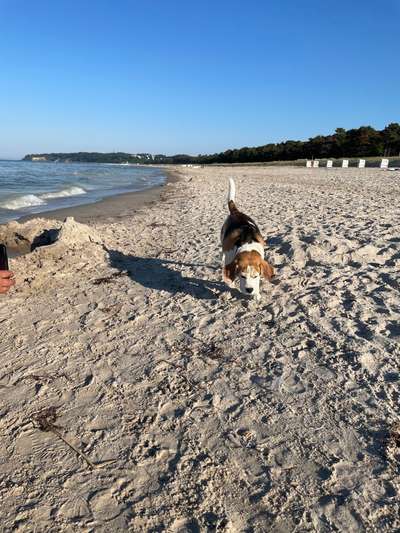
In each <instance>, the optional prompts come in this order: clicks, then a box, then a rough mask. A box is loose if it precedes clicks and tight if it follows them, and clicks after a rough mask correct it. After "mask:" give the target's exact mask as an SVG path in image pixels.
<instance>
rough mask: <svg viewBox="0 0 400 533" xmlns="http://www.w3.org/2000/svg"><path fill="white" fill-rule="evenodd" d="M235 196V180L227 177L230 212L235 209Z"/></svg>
mask: <svg viewBox="0 0 400 533" xmlns="http://www.w3.org/2000/svg"><path fill="white" fill-rule="evenodd" d="M235 196H236V186H235V182H234V181H233V179H232V178H229V193H228V207H229V211H230V212H231V213H232V211H235V210H236V205H235Z"/></svg>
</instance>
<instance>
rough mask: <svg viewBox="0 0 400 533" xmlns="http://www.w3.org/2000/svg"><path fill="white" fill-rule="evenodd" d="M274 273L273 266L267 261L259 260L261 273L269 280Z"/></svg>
mask: <svg viewBox="0 0 400 533" xmlns="http://www.w3.org/2000/svg"><path fill="white" fill-rule="evenodd" d="M274 274H275V271H274V267H272V266H271V265H270V264H269V263H267V261H264V260H263V261H261V275H262V276H263V277H264V278H266V279H268V280H271V279H272V278H273V276H274Z"/></svg>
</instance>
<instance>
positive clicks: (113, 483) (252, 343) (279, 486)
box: [0, 166, 400, 533]
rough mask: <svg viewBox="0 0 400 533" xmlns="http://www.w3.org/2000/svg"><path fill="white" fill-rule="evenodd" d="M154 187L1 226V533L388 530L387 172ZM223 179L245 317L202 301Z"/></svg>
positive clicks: (393, 455) (399, 187) (214, 286)
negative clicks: (254, 279)
mask: <svg viewBox="0 0 400 533" xmlns="http://www.w3.org/2000/svg"><path fill="white" fill-rule="evenodd" d="M170 172H171V173H173V176H174V178H173V179H172V178H171V179H170V181H169V182H168V184H167V185H166V186H164V187H162V188H160V189H158V190H157V191H153V192H152V193H147V194H148V195H147V196H146V194H145V193H143V194H144V196H143V197H142V198H140V196H138V195H137V194H132V195H124V196H121V197H113V198H110V199H108V200H106V201H105V203H102V204H93V205H91V206H82V207H79V208H72V209H70V210H68V211H65V212H61V211H60V212H58V213H45V214H44V215H43V217H36V218H34V219H30V220H27V221H24V222H22V223H16V222H12V223H9V224H7V225H5V226H0V242H7V244H8V245H9V246H13V245H16V246H18V247H20V248H21V249H22V248H24V249H25V250H27V249H30V247H31V246H32V244H33V247H34V248H35V250H34V251H33V252H31V253H27V254H25V255H23V256H20V257H18V258H16V259H14V260H12V265H11V266H12V269H13V270H14V271H15V274H16V279H17V285H16V288H15V289H13V290H12V292H10V294H9V295H7V296H6V297H0V325H1V340H0V351H1V355H2V367H1V371H0V414H1V417H0V428H1V441H0V442H1V446H0V496H1V502H2V504H1V509H0V518H1V530H2V531H6V532H8V531H24V532H29V531H32V532H33V531H36V532H42V531H63V532H64V531H68V532H74V531H85V532H91V531H96V532H98V531H99V532H111V531H134V532H142V531H143V532H150V531H151V532H158V531H168V532H173V533H178V532H179V533H183V532H200V531H201V532H203V531H207V532H208V531H210V532H211V531H217V532H222V531H224V532H229V533H236V532H276V533H278V532H280V533H286V532H292V531H296V532H306V531H321V532H329V531H346V532H358V531H360V532H362V531H379V532H382V531H388V532H389V531H396V530H399V529H400V518H399V516H400V514H399V513H400V503H399V497H398V494H399V488H400V478H399V473H400V447H399V446H400V428H399V429H398V432H399V433H398V435H399V436H398V439H397V440H396V434H397V433H396V431H397V429H396V427H399V426H398V424H399V421H400V416H399V382H400V381H399V380H400V374H399V361H400V326H399V323H400V322H399V319H400V279H399V270H400V269H399V267H400V234H399V216H398V215H399V205H400V172H390V173H389V172H382V171H380V170H379V169H360V170H359V169H353V168H352V169H332V170H329V169H305V168H290V167H251V166H247V167H246V166H235V167H232V168H230V167H205V168H171V169H170ZM171 176H172V174H171ZM228 177H234V179H235V181H236V186H237V205H238V207H239V208H240V209H243V211H245V212H246V213H248V214H249V215H251V216H252V217H253V218H254V219H255V220H256V222H257V223H258V225H259V227H260V229H261V231H262V233H263V235H264V237H265V238H266V241H267V250H266V257H267V259H268V260H269V261H270V262H271V263H272V264H273V265H274V266H275V269H276V278H275V280H274V281H273V283H264V285H263V290H262V298H261V301H260V302H255V301H252V300H249V299H247V298H245V297H242V296H241V295H240V294H239V293H238V291H235V290H231V289H229V288H228V287H227V286H225V285H224V284H223V283H222V277H221V269H220V243H219V232H220V228H221V225H222V223H223V221H224V219H225V217H226V215H227V207H226V196H227V182H228ZM176 178H178V179H176ZM149 195H150V196H149ZM65 216H68V217H70V218H68V219H67V221H66V222H62V221H60V219H64V218H65ZM72 216H73V217H75V219H76V220H74V219H72V218H71V217H72ZM51 217H53V218H51ZM51 242H53V244H49V243H51ZM43 244H48V245H46V246H43Z"/></svg>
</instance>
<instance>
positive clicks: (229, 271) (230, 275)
mask: <svg viewBox="0 0 400 533" xmlns="http://www.w3.org/2000/svg"><path fill="white" fill-rule="evenodd" d="M236 274H237V262H236V261H232V263H229V265H225V266H224V278H225V279H227V280H229V281H231V282H234V281H235V278H236Z"/></svg>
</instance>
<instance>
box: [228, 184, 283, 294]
mask: <svg viewBox="0 0 400 533" xmlns="http://www.w3.org/2000/svg"><path fill="white" fill-rule="evenodd" d="M235 193H236V187H235V182H234V181H233V179H232V178H230V179H229V195H228V209H229V213H230V214H229V216H228V218H227V219H226V220H225V222H224V225H223V226H222V230H221V245H222V270H223V272H222V275H223V279H224V281H225V283H227V284H228V285H229V286H230V287H233V286H234V282H235V280H236V278H239V280H240V292H241V293H242V294H246V295H247V296H249V295H250V296H254V297H255V298H256V300H259V299H260V298H261V296H260V280H261V278H266V279H268V280H271V279H272V277H273V276H274V274H275V272H274V269H273V267H272V266H271V265H270V264H269V263H268V262H267V261H265V259H264V248H265V241H264V239H263V238H262V236H261V233H260V230H259V229H258V227H257V224H256V223H255V222H254V220H253V219H251V218H250V217H249V216H247V215H245V214H244V213H241V212H240V211H239V210H238V208H237V207H236V205H235Z"/></svg>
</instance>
